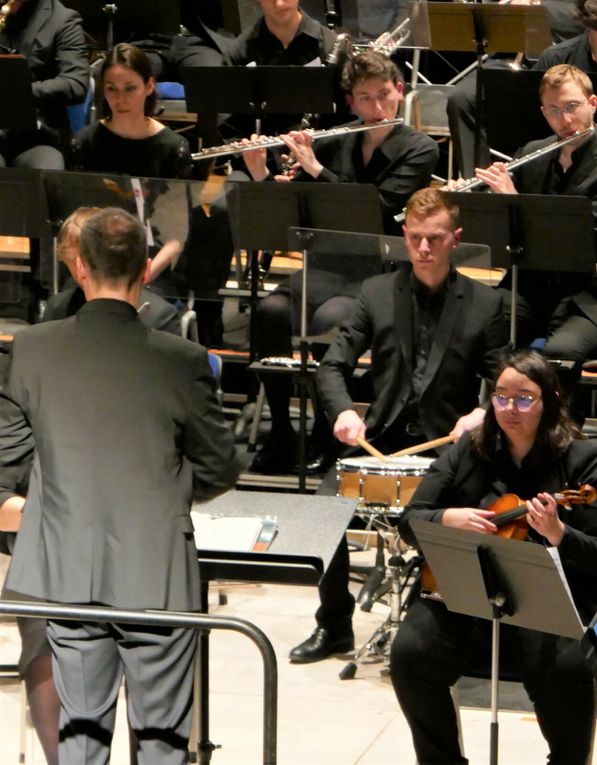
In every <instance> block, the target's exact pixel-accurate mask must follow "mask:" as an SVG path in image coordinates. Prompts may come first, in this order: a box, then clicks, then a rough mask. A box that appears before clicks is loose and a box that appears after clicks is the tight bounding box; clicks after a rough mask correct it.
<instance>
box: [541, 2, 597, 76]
mask: <svg viewBox="0 0 597 765" xmlns="http://www.w3.org/2000/svg"><path fill="white" fill-rule="evenodd" d="M576 15H577V18H578V20H579V21H580V22H581V23H582V24H583V25H584V26H585V27H586V29H585V30H584V31H582V32H581V33H580V34H578V35H576V36H575V37H571V38H570V39H567V40H562V41H561V42H558V43H557V44H556V45H550V47H549V48H546V49H545V50H544V51H543V53H542V54H541V55H540V56H539V58H538V59H537V61H536V63H535V65H534V66H533V69H537V70H538V71H540V72H545V71H547V70H548V69H550V68H551V67H552V66H555V65H556V64H571V65H572V66H577V67H578V68H579V69H582V70H583V72H597V1H596V0H576Z"/></svg>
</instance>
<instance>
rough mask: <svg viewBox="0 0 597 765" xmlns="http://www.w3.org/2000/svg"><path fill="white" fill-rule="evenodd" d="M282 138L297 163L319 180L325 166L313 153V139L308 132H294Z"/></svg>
mask: <svg viewBox="0 0 597 765" xmlns="http://www.w3.org/2000/svg"><path fill="white" fill-rule="evenodd" d="M280 138H281V139H282V140H283V141H284V143H285V144H286V146H287V147H288V148H289V149H290V151H291V152H292V153H293V154H294V156H295V158H296V161H297V162H298V164H299V165H300V166H301V167H302V168H303V170H304V171H305V172H306V173H309V175H310V176H312V177H313V178H318V177H319V175H320V174H321V171H322V170H323V165H322V164H321V162H320V161H319V160H318V159H317V157H316V156H315V152H314V151H313V138H312V137H311V134H310V133H308V132H307V131H306V130H292V131H291V132H290V133H287V134H286V135H281V136H280Z"/></svg>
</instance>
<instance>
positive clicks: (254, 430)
mask: <svg viewBox="0 0 597 765" xmlns="http://www.w3.org/2000/svg"><path fill="white" fill-rule="evenodd" d="M264 405H265V388H264V387H263V383H260V385H259V393H258V394H257V401H256V402H255V412H254V413H253V421H252V422H251V430H250V432H249V440H248V442H247V449H248V451H250V452H253V451H255V446H256V444H257V436H258V435H259V425H260V424H261V416H262V414H263V407H264Z"/></svg>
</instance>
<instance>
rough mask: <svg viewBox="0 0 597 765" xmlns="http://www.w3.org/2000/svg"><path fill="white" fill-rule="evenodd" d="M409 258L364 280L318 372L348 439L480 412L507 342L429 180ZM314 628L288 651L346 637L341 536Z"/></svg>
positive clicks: (418, 431) (416, 437)
mask: <svg viewBox="0 0 597 765" xmlns="http://www.w3.org/2000/svg"><path fill="white" fill-rule="evenodd" d="M403 231H404V238H405V244H406V248H407V251H408V256H409V260H410V265H409V266H408V267H407V268H405V269H401V270H399V271H398V272H396V273H393V274H382V275H380V276H375V277H373V278H372V279H368V280H367V281H365V282H364V284H363V288H362V291H361V294H360V295H359V297H358V300H357V304H356V306H355V308H354V310H353V312H352V314H351V316H350V318H349V319H348V321H346V322H345V323H344V324H343V326H342V327H341V329H340V332H339V334H338V335H337V337H336V339H335V340H334V342H333V343H332V345H331V347H330V349H329V351H328V352H327V354H326V355H325V357H324V359H323V361H322V363H321V366H320V368H319V370H318V372H317V388H318V392H319V395H320V398H321V400H322V402H323V406H324V408H325V411H326V414H327V416H328V418H329V421H330V423H332V425H333V428H334V435H335V436H336V438H337V439H338V440H339V441H341V442H342V443H344V444H347V445H349V446H354V445H355V444H356V443H357V437H359V436H360V437H365V438H366V439H367V440H368V441H370V442H373V444H374V445H375V446H376V447H377V448H379V449H380V450H381V451H382V452H386V453H387V452H392V451H396V450H397V449H400V448H402V447H406V446H410V445H412V444H414V443H421V442H423V441H427V440H430V439H433V438H437V437H439V436H445V435H447V434H448V433H452V434H453V435H454V437H455V438H459V437H460V435H461V434H462V433H463V432H464V431H465V430H470V429H471V428H474V427H476V425H477V424H479V422H481V421H482V419H483V416H484V409H482V408H480V407H479V401H478V396H479V376H482V377H487V376H488V375H491V374H492V370H493V367H494V364H495V360H496V356H497V354H498V352H499V351H500V350H502V349H503V348H504V347H505V346H506V343H507V329H506V325H505V320H504V316H503V302H502V293H500V292H499V291H497V290H493V289H492V288H491V287H487V286H485V285H482V284H480V283H478V282H475V281H473V280H472V279H469V278H467V277H465V276H462V275H461V274H459V273H458V272H457V271H456V270H455V269H454V268H453V266H452V264H451V252H452V250H453V249H454V248H455V247H456V246H457V245H458V243H459V241H460V234H461V229H460V227H459V225H458V209H457V208H456V207H455V206H454V205H453V204H451V203H450V202H449V201H448V200H447V198H446V197H445V196H444V194H443V193H442V192H440V191H437V190H435V189H421V190H420V191H417V192H416V193H415V194H413V195H412V197H411V198H410V199H409V201H408V203H407V206H406V222H405V225H404V227H403ZM367 349H371V378H372V379H371V385H372V388H373V396H372V404H371V407H370V409H369V411H368V413H367V416H366V418H365V420H364V421H363V420H362V419H361V417H360V416H359V415H358V414H357V412H356V411H355V408H354V404H353V401H352V399H351V396H350V393H349V389H348V381H349V379H350V376H351V374H352V372H353V370H354V368H355V366H356V364H357V362H358V359H359V358H360V357H361V356H362V355H363V353H364V352H365V351H366V350H367ZM319 592H320V597H321V606H320V607H319V609H318V611H317V613H316V619H317V625H318V626H317V629H316V630H315V631H314V632H313V634H312V635H311V636H310V637H309V638H308V639H307V640H305V641H304V642H303V643H301V644H300V645H298V646H296V647H295V648H294V649H293V650H292V651H291V652H290V658H291V660H292V661H295V662H311V661H318V660H319V659H323V658H325V657H326V656H329V655H330V654H332V653H335V652H340V651H347V650H350V649H351V648H352V647H353V645H354V638H353V632H352V626H351V617H352V612H353V608H354V598H353V597H352V595H351V594H350V593H349V591H348V548H347V546H346V543H345V542H343V543H342V544H341V545H340V547H339V548H338V552H337V554H336V556H335V558H334V560H333V561H332V564H331V565H330V567H329V569H328V571H327V572H326V575H325V576H324V578H323V580H322V582H321V585H320V590H319Z"/></svg>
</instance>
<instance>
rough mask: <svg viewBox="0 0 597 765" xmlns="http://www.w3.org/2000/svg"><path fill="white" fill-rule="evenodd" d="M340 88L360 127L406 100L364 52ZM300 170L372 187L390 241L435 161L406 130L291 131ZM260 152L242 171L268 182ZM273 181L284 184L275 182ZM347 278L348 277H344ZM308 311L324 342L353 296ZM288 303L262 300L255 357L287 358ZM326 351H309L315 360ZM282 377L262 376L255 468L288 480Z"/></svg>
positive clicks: (389, 67)
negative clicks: (266, 417)
mask: <svg viewBox="0 0 597 765" xmlns="http://www.w3.org/2000/svg"><path fill="white" fill-rule="evenodd" d="M342 85H343V88H344V91H345V93H346V98H347V101H348V104H349V106H350V108H351V109H352V111H353V112H354V114H355V115H356V116H357V117H358V118H359V120H360V121H361V122H363V123H364V124H366V125H371V126H374V125H376V124H377V123H381V122H383V120H389V119H394V118H395V117H396V116H397V114H398V110H399V108H400V104H401V103H402V100H403V98H404V91H403V88H404V83H403V80H402V76H401V74H400V72H399V70H398V68H397V67H396V65H395V64H394V63H393V62H392V61H391V60H390V59H388V58H386V57H385V56H382V55H381V54H380V53H375V52H373V51H368V52H365V53H361V54H359V55H358V56H356V57H355V58H354V59H352V60H350V61H349V62H348V63H347V64H346V66H345V68H344V71H343V76H342ZM282 138H283V140H284V142H285V143H286V145H287V146H288V148H289V149H290V150H291V151H292V153H293V154H294V156H295V157H296V161H297V162H298V163H299V165H300V169H299V171H298V172H297V173H296V175H295V179H296V180H297V181H304V180H309V181H313V182H319V183H326V182H345V183H371V184H373V185H375V186H376V187H377V189H378V191H379V201H380V205H381V210H382V216H383V220H384V226H385V227H386V229H387V233H396V232H395V230H394V228H395V226H396V224H395V222H394V215H395V214H396V213H398V212H399V211H400V210H402V207H403V206H404V204H405V203H406V200H407V199H408V197H409V196H410V195H411V194H412V193H413V192H414V191H416V190H417V189H420V188H422V187H424V186H426V185H427V184H428V183H429V181H430V180H431V174H432V172H433V170H434V169H435V165H436V163H437V160H438V156H439V150H438V148H437V144H436V143H435V141H433V140H432V139H431V138H429V136H426V135H423V134H422V133H418V132H417V131H416V130H414V129H413V128H411V127H408V126H407V125H394V126H389V127H387V126H383V125H381V126H380V127H374V128H373V127H372V129H371V130H368V131H363V132H359V133H353V134H350V135H344V136H339V137H333V138H322V139H321V140H319V141H317V142H316V143H315V144H314V146H312V142H311V136H310V134H309V133H308V132H305V131H297V132H292V133H290V134H288V135H285V136H283V137H282ZM265 154H266V153H265V151H263V150H260V149H256V150H255V151H249V152H245V153H244V155H243V156H244V158H245V163H246V165H247V167H248V169H249V171H250V173H251V176H252V177H253V179H254V180H257V181H261V180H266V179H270V178H271V175H270V173H269V170H268V169H267V166H266V156H265ZM276 180H280V181H282V180H289V178H288V177H281V176H276ZM346 276H347V277H348V276H349V275H348V274H347V275H346ZM317 292H318V299H317V303H318V305H317V306H314V307H313V314H312V318H311V326H310V327H309V333H310V334H324V333H326V332H329V331H330V330H331V329H333V328H334V327H337V326H339V325H340V323H341V322H342V321H343V320H344V319H346V318H347V317H348V315H349V314H350V311H351V310H352V307H353V306H354V302H355V298H356V295H357V290H355V287H354V285H350V284H348V279H347V284H346V286H345V287H344V288H343V289H341V290H338V285H337V284H335V285H334V287H333V290H330V288H329V286H327V285H325V284H323V285H320V289H318V291H317ZM291 306H292V301H291V298H290V296H289V295H288V293H287V292H286V291H284V290H277V291H276V292H275V293H274V294H272V295H270V296H268V297H267V298H265V300H263V301H262V302H261V303H260V305H259V307H258V310H257V315H256V322H257V352H258V353H259V355H260V357H264V356H289V355H290V352H291V348H290V339H291V324H292V321H291ZM324 352H325V346H324V347H323V348H322V347H319V348H317V349H315V353H318V354H319V358H321V356H323V353H324ZM280 377H281V375H276V374H270V375H263V383H264V385H265V390H266V395H267V399H268V403H269V405H270V410H271V413H272V430H271V434H270V437H269V440H268V442H267V443H266V444H265V445H264V447H263V449H262V450H261V451H260V452H259V453H258V454H257V455H256V457H255V459H254V460H253V464H252V469H253V470H256V471H258V472H278V473H279V472H286V471H288V470H289V469H292V467H293V465H294V454H293V451H294V450H293V448H292V447H293V445H294V441H295V435H294V430H293V429H292V425H291V423H290V417H289V414H288V401H289V398H290V393H291V389H290V386H291V381H290V380H285V381H284V382H282V381H281V380H280ZM316 424H317V429H316V436H314V437H313V439H312V440H313V442H316V441H318V440H319V438H320V437H322V436H321V433H322V431H324V429H325V422H324V419H323V417H320V418H319V420H316ZM314 448H315V453H314V454H313V455H312V457H313V459H312V460H310V463H311V465H312V466H313V469H314V470H315V469H317V468H318V467H320V466H321V460H320V459H319V455H318V454H317V453H316V452H317V445H315V447H314Z"/></svg>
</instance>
